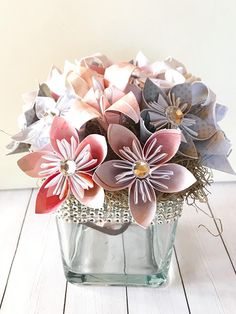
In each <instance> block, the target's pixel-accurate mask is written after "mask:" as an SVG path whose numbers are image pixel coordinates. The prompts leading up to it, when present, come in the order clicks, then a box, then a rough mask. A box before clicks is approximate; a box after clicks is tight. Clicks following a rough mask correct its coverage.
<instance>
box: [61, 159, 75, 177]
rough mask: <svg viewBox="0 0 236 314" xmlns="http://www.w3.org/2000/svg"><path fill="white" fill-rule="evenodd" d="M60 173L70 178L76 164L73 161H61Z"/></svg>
mask: <svg viewBox="0 0 236 314" xmlns="http://www.w3.org/2000/svg"><path fill="white" fill-rule="evenodd" d="M60 171H61V173H63V174H64V175H65V176H71V175H73V174H74V173H75V171H76V163H75V162H74V160H65V161H61V164H60Z"/></svg>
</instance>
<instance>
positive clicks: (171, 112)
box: [166, 106, 184, 125]
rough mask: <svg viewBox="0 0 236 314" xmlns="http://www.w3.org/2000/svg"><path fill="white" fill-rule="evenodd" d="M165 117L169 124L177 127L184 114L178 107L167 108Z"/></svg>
mask: <svg viewBox="0 0 236 314" xmlns="http://www.w3.org/2000/svg"><path fill="white" fill-rule="evenodd" d="M166 116H167V118H168V119H169V120H170V121H171V122H173V123H175V124H177V125H179V124H181V122H182V119H183V117H184V114H183V112H182V111H181V109H180V108H179V107H175V106H169V107H168V108H167V109H166Z"/></svg>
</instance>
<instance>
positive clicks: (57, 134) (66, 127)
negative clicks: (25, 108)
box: [50, 117, 79, 154]
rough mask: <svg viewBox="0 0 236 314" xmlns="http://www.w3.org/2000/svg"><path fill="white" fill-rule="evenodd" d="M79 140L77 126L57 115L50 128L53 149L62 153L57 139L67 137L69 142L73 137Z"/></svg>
mask: <svg viewBox="0 0 236 314" xmlns="http://www.w3.org/2000/svg"><path fill="white" fill-rule="evenodd" d="M72 137H74V139H75V140H76V141H77V143H78V142H79V138H78V134H77V131H76V129H75V128H73V127H71V126H70V124H69V123H68V122H67V121H66V120H65V119H64V118H62V117H55V118H54V119H53V122H52V126H51V130H50V139H51V145H52V147H53V149H54V150H55V151H56V152H57V153H59V154H60V150H59V149H58V146H57V140H59V141H60V140H62V139H65V140H66V141H67V142H68V143H70V142H71V138H72Z"/></svg>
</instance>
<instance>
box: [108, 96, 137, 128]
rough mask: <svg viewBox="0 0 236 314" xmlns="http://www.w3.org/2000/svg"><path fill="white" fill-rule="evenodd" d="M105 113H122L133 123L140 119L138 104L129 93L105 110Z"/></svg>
mask: <svg viewBox="0 0 236 314" xmlns="http://www.w3.org/2000/svg"><path fill="white" fill-rule="evenodd" d="M106 111H117V112H120V113H123V114H124V115H126V116H127V117H129V118H130V119H132V120H133V121H134V122H135V123H138V122H139V119H140V110H139V104H138V102H137V100H136V98H135V96H134V94H133V93H132V92H129V93H128V94H126V95H125V96H123V97H122V98H120V99H119V100H118V101H116V102H115V103H114V104H113V105H111V106H110V107H109V108H108V109H106Z"/></svg>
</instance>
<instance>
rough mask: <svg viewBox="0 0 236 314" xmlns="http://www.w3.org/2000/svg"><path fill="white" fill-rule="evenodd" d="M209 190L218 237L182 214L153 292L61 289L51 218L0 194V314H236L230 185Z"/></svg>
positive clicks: (26, 195)
mask: <svg viewBox="0 0 236 314" xmlns="http://www.w3.org/2000/svg"><path fill="white" fill-rule="evenodd" d="M211 190H212V195H211V196H210V203H209V204H210V208H211V212H212V214H213V215H214V216H215V217H220V218H221V219H222V222H223V227H224V233H223V234H222V235H221V236H220V237H213V236H212V235H210V234H209V233H208V232H207V231H206V230H205V229H203V228H200V229H198V225H199V224H204V225H206V226H207V227H208V228H209V229H210V230H211V231H212V232H214V233H217V228H216V225H215V222H214V220H213V219H210V218H209V217H207V216H206V215H204V214H202V213H201V212H199V213H198V214H197V213H196V211H195V209H194V208H192V207H187V206H185V210H184V213H183V217H182V218H181V219H180V222H179V226H178V230H177V239H176V246H175V248H176V255H175V254H173V258H172V263H171V269H170V283H169V285H167V286H165V287H163V288H160V289H151V288H149V289H147V288H130V287H129V288H127V289H126V288H122V287H77V286H74V285H71V284H68V285H66V281H65V278H64V274H63V269H62V263H61V257H60V251H59V245H58V238H57V231H56V226H55V221H54V216H53V215H35V214H34V203H35V196H36V191H35V192H34V193H33V195H32V197H31V191H30V190H21V191H19V190H17V191H0V252H1V256H0V257H1V258H0V298H1V299H2V304H1V309H0V314H35V313H37V314H49V313H50V314H90V313H91V314H94V313H95V314H118V313H119V314H139V313H140V314H141V313H142V314H146V313H147V314H162V313H163V314H172V313H176V314H178V313H180V314H185V313H186V314H187V313H192V314H198V313H201V314H205V313H207V314H211V313H212V314H217V313H224V314H234V313H236V275H235V265H236V227H235V226H236V206H235V204H236V183H233V182H232V183H218V184H216V185H214V186H213V187H212V189H211ZM201 208H202V209H204V210H205V211H207V212H209V213H210V211H209V209H208V206H207V205H204V206H203V205H201Z"/></svg>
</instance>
